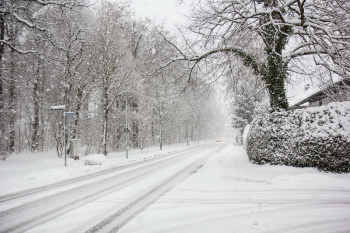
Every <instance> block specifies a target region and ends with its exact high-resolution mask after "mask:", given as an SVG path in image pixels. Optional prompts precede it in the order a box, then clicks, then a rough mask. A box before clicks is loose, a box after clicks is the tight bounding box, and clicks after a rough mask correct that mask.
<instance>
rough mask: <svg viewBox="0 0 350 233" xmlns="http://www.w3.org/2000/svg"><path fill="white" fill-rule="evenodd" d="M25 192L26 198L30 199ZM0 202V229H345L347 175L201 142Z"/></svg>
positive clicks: (349, 219) (348, 225) (349, 197)
mask: <svg viewBox="0 0 350 233" xmlns="http://www.w3.org/2000/svg"><path fill="white" fill-rule="evenodd" d="M33 190H34V192H33ZM31 192H32V193H31V194H30V193H28V194H27V193H25V192H22V193H21V195H19V196H13V195H6V196H5V195H3V196H2V197H0V232H116V231H118V232H200V233H202V232H350V206H349V204H350V175H349V174H333V173H324V172H319V171H317V170H316V169H313V168H293V167H286V166H270V165H264V166H257V165H253V164H250V163H249V161H248V158H247V156H246V154H245V151H244V149H243V147H242V146H241V145H238V144H235V143H233V142H232V141H227V142H221V143H208V144H203V145H198V146H197V147H191V149H189V150H188V151H178V152H176V153H170V154H167V155H165V156H160V157H156V158H155V159H151V160H145V161H142V160H141V161H140V162H138V163H134V164H129V165H127V166H124V167H119V168H118V169H113V170H106V171H103V172H100V173H96V174H95V175H94V174H90V175H89V176H88V177H86V179H80V178H77V179H71V180H70V181H69V182H67V183H65V182H61V183H60V185H59V186H57V187H56V186H49V187H47V190H41V189H40V188H37V189H32V191H31Z"/></svg>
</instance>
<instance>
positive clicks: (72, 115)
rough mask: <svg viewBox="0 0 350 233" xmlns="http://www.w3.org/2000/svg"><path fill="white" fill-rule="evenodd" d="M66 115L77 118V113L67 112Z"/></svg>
mask: <svg viewBox="0 0 350 233" xmlns="http://www.w3.org/2000/svg"><path fill="white" fill-rule="evenodd" d="M64 114H65V115H66V117H74V116H75V112H65V113H64Z"/></svg>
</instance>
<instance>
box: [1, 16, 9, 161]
mask: <svg viewBox="0 0 350 233" xmlns="http://www.w3.org/2000/svg"><path fill="white" fill-rule="evenodd" d="M4 38H5V20H4V16H3V14H0V40H2V41H3V40H4ZM3 55H4V43H2V42H0V65H1V68H2V57H3ZM3 85H4V84H3V76H2V69H0V119H1V120H0V159H5V158H6V156H7V150H6V141H5V119H6V118H5V114H4V95H3Z"/></svg>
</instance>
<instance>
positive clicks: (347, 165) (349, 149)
mask: <svg viewBox="0 0 350 233" xmlns="http://www.w3.org/2000/svg"><path fill="white" fill-rule="evenodd" d="M247 153H248V156H249V158H250V160H251V161H252V162H253V163H257V164H264V163H270V164H285V165H291V166H301V167H306V166H307V167H318V168H319V169H320V170H326V171H334V172H349V171H350V102H338V103H330V104H328V105H325V106H321V107H314V108H308V109H303V110H295V111H288V112H274V113H271V114H268V115H266V116H263V117H259V118H257V119H255V120H254V121H253V122H252V124H251V128H250V133H249V135H248V138H247Z"/></svg>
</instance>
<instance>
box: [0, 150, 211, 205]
mask: <svg viewBox="0 0 350 233" xmlns="http://www.w3.org/2000/svg"><path fill="white" fill-rule="evenodd" d="M203 147H206V145H201V146H198V147H195V148H191V149H190V150H187V151H186V153H187V152H189V151H195V150H197V149H200V148H203ZM182 152H184V151H174V152H168V153H167V154H165V155H161V154H160V155H154V156H155V157H154V158H150V159H145V160H141V161H138V162H135V163H131V164H127V165H122V166H118V167H113V168H110V169H106V170H103V171H99V172H95V173H92V174H88V175H84V176H79V177H75V178H72V179H68V180H63V181H59V182H56V183H53V184H49V185H45V186H41V187H37V188H32V189H28V190H24V191H21V192H16V193H11V194H7V195H3V196H0V203H2V202H7V201H10V200H14V199H18V198H21V197H24V196H29V195H32V194H36V193H41V192H43V191H48V190H52V189H55V188H58V187H62V186H66V185H70V184H74V183H78V182H81V181H84V180H89V179H92V178H95V177H99V176H103V175H106V174H109V173H113V172H116V171H120V170H124V169H127V168H130V167H134V166H138V165H142V164H147V163H149V162H153V161H156V160H159V159H164V158H165V157H168V156H173V155H176V154H178V153H182Z"/></svg>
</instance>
